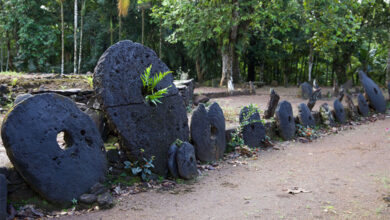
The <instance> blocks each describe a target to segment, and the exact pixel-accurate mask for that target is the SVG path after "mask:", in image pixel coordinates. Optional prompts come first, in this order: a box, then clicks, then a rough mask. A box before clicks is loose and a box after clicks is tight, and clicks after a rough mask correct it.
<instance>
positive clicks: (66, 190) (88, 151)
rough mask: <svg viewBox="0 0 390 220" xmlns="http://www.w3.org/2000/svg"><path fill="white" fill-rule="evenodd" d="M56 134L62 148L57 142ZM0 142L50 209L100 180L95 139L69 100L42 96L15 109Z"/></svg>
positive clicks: (99, 147) (100, 149) (101, 164)
mask: <svg viewBox="0 0 390 220" xmlns="http://www.w3.org/2000/svg"><path fill="white" fill-rule="evenodd" d="M62 132H63V134H64V140H65V144H66V145H65V146H63V147H61V146H60V145H59V143H58V142H57V136H58V135H59V134H60V133H62ZM1 138H2V139H3V144H4V147H5V149H6V151H7V155H8V157H9V159H10V161H11V162H12V164H13V165H14V167H15V168H16V170H17V171H18V173H19V174H20V175H21V176H22V177H23V179H24V180H25V181H26V182H27V183H28V184H29V185H30V186H31V188H33V189H34V190H35V191H37V192H38V193H39V194H40V195H41V196H43V197H44V198H46V199H47V200H49V201H51V202H53V203H56V204H60V205H68V204H71V200H72V199H74V198H78V197H79V196H80V195H82V194H83V193H86V192H87V191H88V190H89V189H90V187H92V186H93V185H95V184H96V183H97V182H101V181H104V180H105V175H106V172H107V161H106V153H105V149H104V143H103V141H102V139H101V136H100V133H99V131H98V129H97V128H96V126H95V124H94V122H93V121H92V119H91V118H90V117H88V115H87V114H85V113H84V112H82V111H81V110H80V109H79V108H78V107H77V106H76V104H75V103H74V102H72V100H70V99H69V98H66V97H64V96H60V95H56V94H53V93H52V94H50V93H46V94H41V95H35V96H33V97H31V98H28V99H26V100H25V101H23V102H21V103H19V104H17V105H16V106H15V107H14V108H13V109H12V111H10V112H9V113H8V115H7V117H6V118H5V120H4V121H3V124H2V127H1Z"/></svg>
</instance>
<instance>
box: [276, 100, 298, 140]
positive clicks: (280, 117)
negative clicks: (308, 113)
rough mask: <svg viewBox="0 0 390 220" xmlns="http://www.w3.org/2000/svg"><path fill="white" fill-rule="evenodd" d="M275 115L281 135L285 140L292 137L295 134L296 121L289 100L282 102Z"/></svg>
mask: <svg viewBox="0 0 390 220" xmlns="http://www.w3.org/2000/svg"><path fill="white" fill-rule="evenodd" d="M275 116H276V118H275V119H276V123H277V125H278V129H279V134H280V136H281V137H282V138H283V139H285V140H290V139H292V138H293V137H294V135H295V121H294V115H293V110H292V107H291V104H290V103H289V102H287V101H282V102H280V103H279V105H278V107H277V108H276V113H275Z"/></svg>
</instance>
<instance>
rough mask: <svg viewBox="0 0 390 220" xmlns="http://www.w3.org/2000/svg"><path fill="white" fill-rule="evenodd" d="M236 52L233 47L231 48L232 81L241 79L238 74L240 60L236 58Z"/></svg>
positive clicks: (235, 81)
mask: <svg viewBox="0 0 390 220" xmlns="http://www.w3.org/2000/svg"><path fill="white" fill-rule="evenodd" d="M238 58H239V57H238V53H237V52H236V50H235V48H233V81H234V83H238V82H240V81H241V79H240V78H241V76H240V61H239V59H238Z"/></svg>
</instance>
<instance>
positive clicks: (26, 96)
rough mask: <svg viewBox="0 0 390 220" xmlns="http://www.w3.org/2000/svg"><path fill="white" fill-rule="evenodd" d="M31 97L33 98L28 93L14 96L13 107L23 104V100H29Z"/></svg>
mask: <svg viewBox="0 0 390 220" xmlns="http://www.w3.org/2000/svg"><path fill="white" fill-rule="evenodd" d="M31 97H33V95H31V94H30V93H25V94H20V95H18V96H16V98H15V101H14V105H17V104H19V103H21V102H23V101H24V100H26V99H28V98H31Z"/></svg>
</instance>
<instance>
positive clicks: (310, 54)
mask: <svg viewBox="0 0 390 220" xmlns="http://www.w3.org/2000/svg"><path fill="white" fill-rule="evenodd" d="M313 64H314V49H313V45H312V44H310V53H309V72H308V75H309V83H310V82H311V75H312V70H313Z"/></svg>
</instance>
